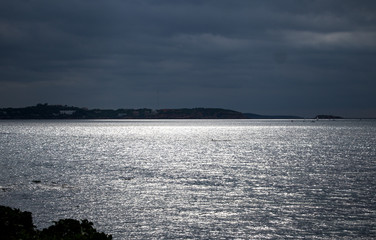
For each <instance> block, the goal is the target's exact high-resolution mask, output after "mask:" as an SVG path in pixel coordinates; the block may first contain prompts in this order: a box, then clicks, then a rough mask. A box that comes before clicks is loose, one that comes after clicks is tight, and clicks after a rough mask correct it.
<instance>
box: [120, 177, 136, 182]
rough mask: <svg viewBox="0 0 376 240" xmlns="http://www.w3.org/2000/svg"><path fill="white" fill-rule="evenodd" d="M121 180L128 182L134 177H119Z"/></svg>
mask: <svg viewBox="0 0 376 240" xmlns="http://www.w3.org/2000/svg"><path fill="white" fill-rule="evenodd" d="M121 179H122V180H124V181H129V180H132V179H134V177H121Z"/></svg>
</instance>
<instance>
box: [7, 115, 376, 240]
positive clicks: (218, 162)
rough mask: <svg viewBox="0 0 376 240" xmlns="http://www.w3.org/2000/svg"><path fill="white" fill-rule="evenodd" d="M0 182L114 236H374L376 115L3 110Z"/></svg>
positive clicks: (34, 207) (11, 202)
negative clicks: (16, 115) (246, 116)
mask: <svg viewBox="0 0 376 240" xmlns="http://www.w3.org/2000/svg"><path fill="white" fill-rule="evenodd" d="M38 181H40V183H39V182H38ZM0 188H1V189H0V204H1V205H7V206H11V207H16V208H20V209H22V210H24V211H31V212H33V217H34V222H35V224H36V225H37V226H38V228H43V227H46V226H49V225H51V223H52V221H56V220H58V219H60V218H75V219H83V218H87V219H89V220H90V221H93V222H94V227H95V228H97V229H98V230H100V231H105V232H106V233H108V234H112V235H113V237H114V239H374V238H376V121H355V120H354V121H350V120H343V121H317V122H311V121H304V122H303V121H294V122H291V121H276V120H273V121H252V120H179V121H176V120H166V121H158V120H153V121H0Z"/></svg>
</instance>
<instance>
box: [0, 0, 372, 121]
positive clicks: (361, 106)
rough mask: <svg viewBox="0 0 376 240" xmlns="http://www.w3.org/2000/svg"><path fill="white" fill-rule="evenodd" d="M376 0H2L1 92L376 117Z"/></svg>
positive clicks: (91, 103) (5, 101) (102, 102)
mask: <svg viewBox="0 0 376 240" xmlns="http://www.w3.org/2000/svg"><path fill="white" fill-rule="evenodd" d="M375 13H376V2H375V1H365V0H363V1H350V0H349V1H345V0H337V1H335V0H315V1H312V0H310V1H305V0H285V1H279V0H275V1H248V0H247V1H245V0H244V1H243V0H239V1H229V0H215V1H214V0H212V1H210V0H207V1H199V0H180V1H176V0H139V1H130V0H129V1H127V0H125V1H120V0H112V1H99V0H94V1H84V0H81V1H71V0H67V1H63V2H56V1H46V0H40V1H38V0H13V1H2V2H0V52H1V54H0V86H1V88H0V103H1V105H2V106H3V107H5V106H25V105H33V104H35V103H38V102H49V103H51V104H52V103H61V104H69V105H77V106H87V107H109V108H118V107H121V108H133V107H150V108H164V107H225V108H231V109H235V110H240V111H244V112H247V111H249V112H257V113H264V114H298V115H303V116H312V115H314V114H318V113H331V114H340V115H344V116H349V117H351V116H356V115H361V116H373V117H376V104H375V103H376V81H375V77H376V68H375V67H374V66H375V63H376V61H375V60H376V58H375V57H376V55H375V53H376V19H375V16H376V14H375Z"/></svg>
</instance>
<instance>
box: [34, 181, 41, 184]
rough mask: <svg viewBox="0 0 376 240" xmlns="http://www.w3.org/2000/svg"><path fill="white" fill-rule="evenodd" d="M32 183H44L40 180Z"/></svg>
mask: <svg viewBox="0 0 376 240" xmlns="http://www.w3.org/2000/svg"><path fill="white" fill-rule="evenodd" d="M32 182H33V183H36V184H38V183H41V182H42V181H40V180H33V181H32Z"/></svg>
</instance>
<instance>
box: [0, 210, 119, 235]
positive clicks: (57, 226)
mask: <svg viewBox="0 0 376 240" xmlns="http://www.w3.org/2000/svg"><path fill="white" fill-rule="evenodd" d="M0 236H1V238H2V239H7V240H16V239H17V240H18V239H23V240H29V239H30V240H31V239H33V240H111V239H112V236H111V235H107V234H105V233H103V232H102V233H99V232H97V230H96V229H94V228H93V223H92V222H89V221H88V220H86V219H85V220H81V221H78V220H75V219H61V220H59V221H57V222H55V223H54V225H52V226H50V227H48V228H45V229H43V230H37V229H36V228H35V226H34V224H33V220H32V216H31V212H22V211H20V210H19V209H13V208H10V207H6V206H0Z"/></svg>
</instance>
